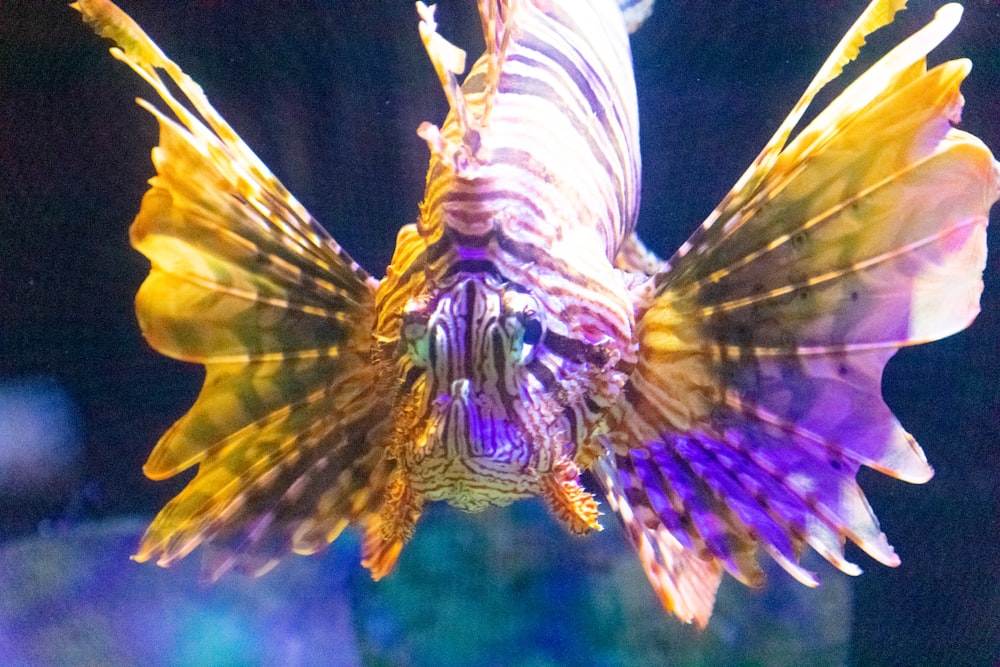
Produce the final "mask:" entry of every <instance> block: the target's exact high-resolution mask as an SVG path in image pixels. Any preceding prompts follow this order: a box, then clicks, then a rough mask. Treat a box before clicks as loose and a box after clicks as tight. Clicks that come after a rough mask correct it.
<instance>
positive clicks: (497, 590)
mask: <svg viewBox="0 0 1000 667" xmlns="http://www.w3.org/2000/svg"><path fill="white" fill-rule="evenodd" d="M473 4H474V3H472V2H471V1H469V0H461V1H460V0H442V1H441V2H440V3H439V10H438V18H439V21H440V23H441V25H442V32H443V33H444V34H445V35H446V36H448V37H449V38H450V39H452V40H453V41H455V42H457V43H458V44H459V45H461V46H463V47H465V48H467V49H468V50H469V51H470V52H472V53H478V52H479V48H480V47H479V45H480V44H481V37H480V35H479V34H478V30H479V23H478V19H477V18H476V16H475V13H474V7H473ZM121 5H122V6H123V8H124V9H126V10H127V11H128V12H130V13H131V14H132V15H133V16H134V17H135V18H136V19H137V20H138V21H139V22H140V24H142V25H143V27H144V28H145V29H146V30H147V31H148V32H149V33H150V34H151V35H152V37H153V38H154V39H155V40H156V41H157V42H158V43H159V45H160V46H161V47H162V48H163V49H164V50H165V51H166V52H167V53H168V54H169V55H170V56H171V57H173V58H174V59H175V60H177V61H178V63H179V64H180V65H181V66H182V67H183V68H184V69H185V70H186V71H187V72H188V73H189V74H190V75H192V76H193V77H194V79H195V80H197V81H198V82H199V83H201V84H202V86H203V87H204V88H205V90H206V92H207V94H208V95H209V97H210V99H211V100H212V101H213V103H214V104H215V105H216V107H217V108H218V109H219V110H220V111H221V112H222V114H223V115H224V116H225V117H226V118H227V119H228V120H229V121H230V122H231V123H232V125H233V126H234V127H235V128H236V129H237V130H238V131H239V132H240V133H241V134H242V135H243V137H244V138H245V139H246V140H247V142H248V143H249V144H250V146H251V147H252V148H254V150H255V151H257V153H258V154H259V155H260V156H261V157H262V158H263V160H264V161H265V162H266V163H267V164H268V165H269V166H270V167H271V168H272V169H273V170H274V171H275V173H277V174H278V176H279V177H280V178H281V179H282V180H283V181H284V182H285V184H286V185H287V186H288V187H289V189H290V190H291V191H292V192H294V193H295V194H296V196H297V197H298V198H299V199H300V200H301V201H302V202H303V203H304V204H305V205H306V206H307V208H309V209H310V210H311V211H312V213H313V214H314V215H315V216H316V217H317V218H318V219H319V220H320V221H322V222H323V223H324V224H325V225H326V226H327V227H328V229H330V231H331V232H332V233H333V234H334V236H335V237H336V238H337V239H338V241H340V242H341V243H342V245H343V246H344V247H346V248H347V249H348V250H349V251H350V252H351V253H352V255H353V256H354V257H355V258H356V259H357V260H358V261H359V262H360V263H361V264H362V265H364V266H366V267H367V268H369V269H370V270H371V271H372V272H373V273H376V274H377V273H379V272H380V271H381V270H382V268H383V267H384V266H385V265H386V264H387V262H388V259H389V257H390V255H391V252H392V248H393V242H394V237H395V231H396V230H397V229H398V228H399V226H401V225H402V224H405V223H407V222H411V221H412V220H413V219H414V218H415V216H416V214H417V203H418V202H419V200H420V198H421V195H422V188H423V180H424V175H425V168H426V162H427V149H426V146H425V145H424V143H423V142H422V140H420V139H419V138H418V137H417V136H416V134H415V129H416V127H417V125H418V124H419V123H420V122H421V121H424V120H431V121H434V122H440V121H441V119H442V118H443V116H444V113H445V111H446V105H445V101H444V98H443V95H442V93H441V91H440V88H439V85H438V83H437V81H436V78H435V76H434V73H433V71H432V69H431V67H430V65H429V63H428V61H427V59H426V56H425V54H424V52H423V49H422V47H421V45H420V41H419V36H418V34H417V27H416V26H417V21H416V13H415V11H414V10H413V6H412V4H411V3H410V2H399V1H397V0H380V1H375V2H365V3H359V2H336V1H332V0H326V1H321V0H312V1H300V0H289V1H288V2H283V3H280V9H279V8H278V3H264V2H242V1H236V0H196V1H191V2H154V1H152V0H148V1H143V2H139V1H132V2H122V3H121ZM910 5H911V9H910V10H908V11H906V12H903V13H902V14H900V15H899V17H898V18H897V21H896V23H895V24H894V25H893V26H891V27H890V28H888V29H885V30H883V31H880V32H879V33H876V35H873V36H872V37H871V38H870V39H869V42H870V43H871V44H872V46H871V47H870V49H868V50H867V52H866V55H865V54H863V60H864V61H865V62H870V61H871V59H872V57H873V56H874V55H877V54H881V53H883V52H884V51H885V50H886V48H887V47H888V46H890V45H892V44H894V43H896V42H898V41H899V39H900V38H901V36H903V35H906V34H909V33H910V32H912V30H914V29H915V28H916V27H918V26H919V25H922V24H923V23H924V22H926V21H927V20H928V19H929V18H930V16H931V15H932V14H933V12H934V10H935V9H936V8H937V7H938V6H939V3H937V2H928V1H924V0H912V1H911V2H910ZM807 6H808V10H806V9H805V7H807ZM864 6H865V3H864V2H860V1H850V2H848V1H846V0H843V1H837V0H823V1H819V2H814V3H799V2H796V3H792V2H772V3H758V2H748V1H744V2H735V1H733V2H717V3H702V2H693V1H690V2H667V0H659V2H658V4H657V7H656V12H655V14H654V16H653V18H651V19H650V20H649V21H648V23H647V25H646V26H644V28H643V29H642V30H640V31H639V33H637V34H636V35H635V36H634V38H633V51H634V59H635V65H636V78H637V85H638V92H639V99H640V107H641V114H642V115H641V121H642V140H643V141H642V143H643V151H644V153H643V167H644V169H643V207H642V213H641V218H640V233H641V234H642V236H643V238H644V239H645V240H646V241H647V243H648V244H649V245H650V246H651V247H653V248H654V249H656V250H658V251H659V252H661V253H662V254H664V255H669V254H670V253H671V252H672V251H673V249H674V248H676V247H677V246H678V245H679V244H680V243H681V242H683V240H684V239H685V238H686V236H687V235H688V233H689V232H690V231H691V230H692V229H693V228H694V226H695V225H697V224H698V223H699V222H700V221H701V219H702V218H703V217H704V216H705V215H706V214H707V213H708V211H710V210H711V208H712V207H713V206H714V204H715V203H716V202H717V201H718V200H719V199H720V198H721V197H722V195H723V194H725V192H726V190H727V189H728V188H729V186H730V185H731V184H732V183H733V182H734V181H735V179H736V178H737V177H738V176H739V175H740V174H741V173H742V171H743V169H744V168H745V167H746V165H747V164H748V163H749V162H750V160H752V159H753V157H754V156H755V155H756V153H757V151H758V150H759V149H760V147H761V146H763V144H764V142H765V141H766V140H767V138H768V137H769V136H770V134H771V132H773V130H774V129H775V128H776V127H777V125H778V123H779V122H780V121H781V119H782V118H784V116H785V115H786V113H787V112H788V110H789V109H790V108H791V106H792V104H793V103H794V101H795V100H796V99H797V98H798V95H799V94H800V93H801V91H802V90H803V89H804V87H805V85H806V84H807V83H808V81H809V79H810V78H811V77H812V75H813V74H814V72H815V71H816V69H817V68H818V67H819V65H820V64H821V62H822V61H823V59H824V58H825V57H826V55H827V54H828V52H829V50H830V49H831V48H832V47H833V45H834V44H835V43H836V42H837V40H838V39H839V38H840V36H841V35H842V34H843V32H844V30H846V28H847V27H848V26H849V25H850V24H851V22H852V21H853V20H854V18H855V17H856V15H857V14H859V13H860V12H861V11H862V9H863V8H864ZM997 35H1000V5H998V3H997V2H996V1H995V0H970V1H969V2H967V3H966V16H965V18H964V20H963V23H962V25H961V26H960V27H959V28H958V30H957V32H956V34H954V35H953V36H952V37H951V38H950V39H949V40H948V41H947V42H946V43H945V44H944V45H943V46H942V47H941V48H939V49H938V50H937V51H935V52H934V53H933V54H932V56H931V59H932V63H934V62H940V61H942V60H945V59H948V58H952V57H958V56H966V57H970V58H971V59H972V60H973V62H974V69H973V72H972V74H971V75H970V77H969V79H968V80H967V81H966V83H965V85H964V86H963V92H964V94H965V97H966V101H967V103H966V109H965V114H964V118H963V122H962V127H963V128H964V129H967V130H969V131H971V132H973V133H974V134H976V135H978V136H980V137H981V138H983V139H984V140H985V141H986V143H987V144H989V145H990V146H991V147H992V148H993V149H994V150H996V151H1000V39H998V37H997ZM108 46H109V43H107V42H106V41H104V40H101V39H99V38H97V37H96V36H94V35H93V34H91V33H90V31H89V29H87V28H86V27H84V26H83V24H82V22H81V21H80V20H79V17H78V15H77V14H76V13H75V12H73V11H71V10H70V9H69V8H68V7H67V6H66V5H65V4H64V3H63V2H60V1H56V0H51V1H49V0H46V1H37V0H4V1H3V2H0V664H206V665H207V664H281V665H283V664H290V665H292V664H497V665H500V664H534V665H542V664H562V663H565V664H606V665H612V664H718V665H726V664H761V665H764V664H775V665H780V664H859V665H869V664H879V665H893V664H898V665H921V664H927V665H988V664H993V663H995V662H996V661H998V660H1000V455H998V453H1000V452H998V446H1000V389H998V386H1000V383H998V377H1000V349H998V348H1000V344H998V342H997V341H998V339H1000V338H998V333H1000V259H998V257H1000V252H998V245H1000V244H998V242H997V238H998V233H997V231H996V229H995V228H994V230H993V231H992V235H991V239H990V246H991V255H990V259H989V264H988V267H987V271H986V292H985V295H984V297H983V314H982V315H980V317H979V319H978V320H977V321H976V323H975V324H974V325H973V326H972V327H971V328H970V329H969V330H968V331H966V332H964V333H962V334H959V335H957V336H954V337H952V338H950V339H948V340H945V341H941V342H938V343H935V344H932V345H927V346H922V347H917V348H913V349H909V350H905V351H903V352H901V353H900V354H899V355H897V357H896V358H895V359H894V360H893V362H892V363H890V365H889V368H888V371H887V373H886V377H885V381H884V390H885V395H886V398H887V400H888V402H889V403H890V405H891V406H892V407H893V408H894V410H895V411H896V413H897V415H898V416H899V417H900V419H901V420H902V422H903V424H904V425H905V426H906V427H907V428H908V429H909V430H910V431H911V432H912V433H913V434H914V435H915V436H916V437H917V439H918V440H919V441H920V443H921V444H922V445H923V447H924V449H925V451H926V453H927V455H928V458H929V459H930V461H931V463H932V464H933V465H934V467H935V469H936V471H937V474H936V476H935V478H934V479H933V480H932V481H931V482H930V483H928V484H926V485H923V486H911V485H907V484H905V483H902V482H899V481H896V480H891V479H887V478H884V477H882V476H880V475H878V474H875V473H870V472H869V471H863V472H862V474H861V478H862V485H863V486H864V488H865V489H866V491H867V493H868V497H869V499H870V501H871V503H872V505H873V506H874V508H875V510H876V512H877V513H878V516H879V518H880V519H881V522H882V525H883V528H884V529H885V530H886V532H887V533H888V535H889V538H890V541H891V542H892V543H893V545H894V546H895V547H896V550H897V552H898V553H899V554H900V556H901V557H902V559H903V564H902V566H901V567H900V568H897V569H890V568H885V567H882V566H880V565H878V564H877V563H874V562H873V561H871V560H870V559H868V558H867V557H866V556H864V555H863V554H862V553H861V552H859V551H858V550H852V551H851V552H850V554H849V555H850V556H851V557H852V559H854V560H856V561H857V562H858V563H859V564H860V565H861V566H862V567H863V568H865V570H866V572H865V574H864V575H863V576H862V577H860V578H858V579H849V578H847V577H844V576H842V575H839V574H837V573H835V572H832V571H830V570H829V568H824V567H823V565H822V564H821V563H813V565H814V567H817V568H820V569H821V572H822V573H823V574H824V580H825V583H824V586H823V587H822V588H820V589H819V590H817V591H811V590H808V589H804V588H802V587H801V586H799V585H798V584H796V583H794V582H792V581H791V580H790V578H789V577H787V576H785V575H784V574H782V573H780V572H776V573H775V574H774V576H772V577H771V579H770V582H769V585H768V588H766V589H764V590H763V591H748V590H746V589H744V588H743V587H741V586H739V585H738V584H735V583H734V582H733V581H731V580H729V581H727V582H726V584H725V585H724V587H723V589H722V591H721V592H720V602H719V608H718V610H717V612H716V617H715V618H713V620H712V623H711V624H710V625H709V628H708V630H707V631H706V632H704V633H698V632H696V631H694V630H693V629H691V628H688V627H683V626H680V625H679V624H678V623H676V622H675V621H674V620H673V619H672V618H670V617H668V616H667V615H666V614H665V613H663V612H661V611H660V610H659V609H658V607H657V602H656V601H655V599H654V596H653V593H652V591H651V589H650V588H649V586H648V584H647V583H646V581H645V579H644V577H643V575H642V573H641V570H640V568H639V567H638V564H637V563H636V562H635V559H634V556H633V555H632V553H631V552H630V551H629V549H628V547H627V546H626V545H625V543H624V541H623V538H622V537H621V535H620V534H619V533H618V531H617V529H616V528H617V527H616V526H614V525H611V526H610V527H609V530H607V531H605V532H604V533H602V534H601V535H599V536H596V537H593V538H587V539H583V540H578V539H574V538H571V537H569V536H567V535H565V534H563V533H562V532H561V529H560V528H559V527H558V526H557V525H555V524H554V523H552V522H551V520H550V519H549V518H548V517H547V516H545V513H544V511H542V510H541V509H540V508H539V507H538V506H537V505H535V504H533V503H529V502H525V503H520V504H518V505H515V506H514V507H512V508H509V509H507V510H503V511H496V512H490V513H487V514H484V515H476V516H468V515H463V514H458V513H455V512H453V511H450V510H448V509H446V508H435V509H434V510H433V511H432V512H430V513H429V515H428V517H427V518H426V519H425V520H422V523H421V526H420V528H421V529H420V530H418V532H417V535H416V537H415V539H414V541H413V542H412V544H410V545H409V546H408V547H407V549H406V550H405V551H404V552H403V556H402V558H401V561H400V564H399V568H398V570H397V572H396V573H395V574H394V575H392V576H390V577H389V578H387V579H386V580H385V581H383V582H381V583H379V584H374V583H372V582H371V581H370V580H369V579H368V578H367V574H366V573H365V572H364V571H363V570H362V569H361V568H360V566H359V565H358V564H357V544H356V539H354V538H353V537H351V536H345V537H343V538H341V540H340V541H338V542H337V543H336V544H335V546H334V548H333V549H331V551H330V553H329V554H327V555H325V556H322V557H318V558H308V559H306V558H297V559H293V560H292V561H289V562H288V563H285V564H283V565H282V566H280V567H279V568H278V569H277V570H275V571H274V572H273V573H271V574H269V575H267V576H266V577H264V578H262V579H260V580H256V581H253V580H247V579H243V578H240V577H236V576H231V577H228V578H226V579H225V580H224V581H223V582H221V583H220V584H219V585H217V586H214V587H208V588H206V587H203V586H201V585H199V584H198V582H197V560H198V559H197V554H196V555H195V557H193V558H190V559H188V561H190V562H185V563H184V564H183V565H182V566H180V567H179V568H175V570H171V571H161V570H159V569H158V568H155V567H153V566H150V565H143V566H140V565H136V564H134V563H132V562H131V561H129V560H128V559H127V556H128V555H129V554H130V553H131V552H132V550H133V549H134V547H135V545H136V543H137V539H138V535H139V533H140V532H141V529H142V527H143V525H144V521H146V520H148V519H149V518H150V517H151V516H152V514H153V513H154V512H155V511H156V509H157V508H159V507H160V506H161V505H162V504H163V503H164V502H165V501H166V500H167V499H169V498H170V497H171V496H172V495H173V494H174V493H176V492H177V491H178V490H179V489H180V488H181V486H182V485H183V483H184V481H185V480H184V479H177V480H170V481H168V482H160V483H153V482H150V481H148V480H146V479H144V478H143V477H142V474H141V470H140V467H141V464H142V462H143V460H144V458H145V456H146V454H147V453H148V451H149V450H150V448H151V447H152V445H153V443H154V442H155V441H156V439H157V438H158V437H159V435H160V434H161V433H162V432H163V431H164V430H165V429H166V428H167V427H168V426H169V425H170V424H171V423H172V422H173V421H174V420H175V419H177V418H178V417H179V416H180V415H181V414H183V412H184V411H185V410H186V408H187V407H188V406H189V405H190V404H191V402H192V401H193V398H194V396H195V395H196V393H197V390H198V388H199V385H200V382H201V374H202V372H201V369H200V368H198V367H195V366H189V365H184V364H181V363H179V362H174V361H171V360H168V359H165V358H163V357H160V356H159V355H157V354H156V353H154V352H152V351H151V350H150V349H148V348H147V347H146V346H145V344H144V343H143V341H142V338H141V336H140V334H139V332H138V328H137V326H136V324H135V320H134V316H133V311H132V300H133V297H134V294H135V291H136V289H137V288H138V286H139V284H140V282H141V281H142V279H143V278H144V277H145V274H146V272H147V269H148V266H147V264H146V261H145V259H143V258H142V257H141V256H140V255H138V254H137V253H135V252H133V251H132V250H131V249H130V248H129V247H128V242H127V228H128V224H129V223H130V222H131V220H132V217H133V216H134V214H135V212H136V211H137V210H138V205H139V201H140V198H141V196H142V194H143V192H144V191H145V189H146V185H145V181H146V179H147V178H148V177H149V176H151V175H152V173H153V171H152V166H151V164H150V161H149V151H150V149H151V148H152V147H153V146H154V145H155V143H156V128H155V123H154V122H153V120H152V118H151V117H149V115H148V114H146V113H145V112H144V111H142V110H141V109H139V108H138V107H137V106H136V105H135V104H134V103H133V98H135V97H136V96H139V95H141V96H144V97H150V96H151V94H152V93H151V91H149V90H148V89H147V88H146V87H145V85H144V84H143V83H142V82H141V81H140V80H139V79H138V78H137V77H136V76H135V75H133V74H132V73H131V71H129V70H127V68H125V66H124V65H121V64H120V63H117V62H116V61H114V60H113V59H112V58H111V57H110V55H109V54H108V53H107V48H108ZM856 71H858V68H854V69H851V70H848V73H849V74H850V73H851V72H856ZM823 99H824V100H829V96H828V95H827V96H825V97H824V98H823ZM605 523H606V524H613V523H614V520H613V519H611V518H610V517H608V518H607V519H606V521H605Z"/></svg>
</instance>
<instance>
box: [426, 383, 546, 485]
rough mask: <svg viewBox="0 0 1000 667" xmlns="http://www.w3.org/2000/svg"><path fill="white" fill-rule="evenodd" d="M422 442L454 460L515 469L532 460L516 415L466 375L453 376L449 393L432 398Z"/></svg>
mask: <svg viewBox="0 0 1000 667" xmlns="http://www.w3.org/2000/svg"><path fill="white" fill-rule="evenodd" d="M424 443H425V445H426V446H427V447H428V449H429V451H430V452H434V453H436V454H437V455H438V456H442V457H444V458H446V459H449V460H454V461H463V462H466V463H471V462H476V461H479V462H480V463H486V462H492V463H493V464H494V466H498V465H499V466H508V467H511V468H516V469H524V468H526V467H528V466H529V465H530V464H531V449H532V448H531V446H530V442H529V441H528V439H527V438H526V437H525V434H524V432H523V430H522V429H521V428H520V426H519V424H518V422H517V419H516V418H515V417H514V416H513V415H510V414H509V413H508V410H507V409H506V407H505V406H504V405H502V404H500V403H499V401H494V400H491V399H490V397H489V396H488V394H486V393H485V392H478V391H476V390H475V389H474V388H473V385H472V382H470V381H469V380H468V379H460V380H455V381H454V382H452V384H451V387H450V390H449V392H448V393H445V394H440V395H439V396H438V397H437V398H436V399H435V401H434V404H433V406H432V409H431V415H430V419H429V420H428V424H427V428H426V429H425V431H424ZM432 455H433V454H432ZM491 467H493V466H491Z"/></svg>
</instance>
